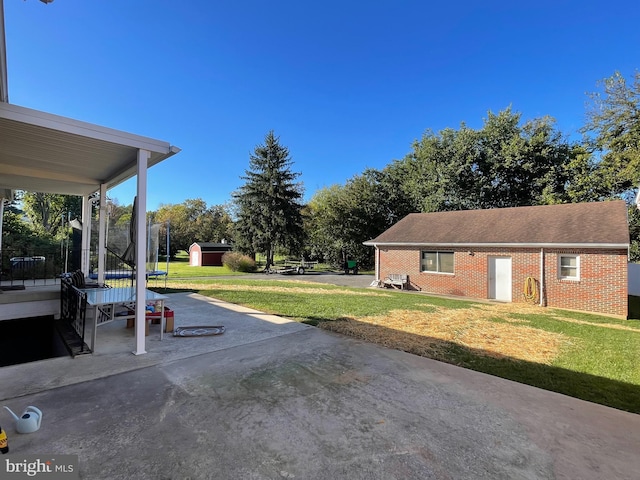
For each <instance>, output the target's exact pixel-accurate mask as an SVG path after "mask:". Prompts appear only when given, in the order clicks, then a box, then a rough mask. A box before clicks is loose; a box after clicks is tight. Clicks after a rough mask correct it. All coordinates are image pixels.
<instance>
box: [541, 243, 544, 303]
mask: <svg viewBox="0 0 640 480" xmlns="http://www.w3.org/2000/svg"><path fill="white" fill-rule="evenodd" d="M540 306H541V307H544V248H541V249H540Z"/></svg>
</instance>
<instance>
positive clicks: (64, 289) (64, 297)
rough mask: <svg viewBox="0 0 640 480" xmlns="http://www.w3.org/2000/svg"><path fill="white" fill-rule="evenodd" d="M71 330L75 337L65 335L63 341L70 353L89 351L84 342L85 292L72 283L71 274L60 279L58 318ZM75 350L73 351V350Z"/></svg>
mask: <svg viewBox="0 0 640 480" xmlns="http://www.w3.org/2000/svg"><path fill="white" fill-rule="evenodd" d="M59 322H60V323H61V324H62V325H63V326H64V327H68V328H69V329H71V330H73V332H75V334H76V335H77V338H72V337H69V336H65V342H66V344H67V347H68V348H69V351H70V352H71V354H72V355H74V356H75V355H76V354H82V353H91V352H90V349H89V347H88V346H87V344H86V342H85V333H86V324H87V293H86V292H83V291H81V290H80V289H78V288H76V287H75V286H74V285H73V279H72V277H71V276H64V277H62V278H61V279H60V320H59ZM74 350H75V352H74Z"/></svg>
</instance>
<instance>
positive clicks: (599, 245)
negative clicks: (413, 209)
mask: <svg viewBox="0 0 640 480" xmlns="http://www.w3.org/2000/svg"><path fill="white" fill-rule="evenodd" d="M363 245H366V246H368V247H449V248H453V247H461V248H469V247H474V248H483V247H492V248H493V247H508V248H629V244H628V243H425V242H381V243H378V242H372V241H369V242H363Z"/></svg>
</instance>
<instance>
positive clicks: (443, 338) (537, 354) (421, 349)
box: [319, 305, 571, 364]
mask: <svg viewBox="0 0 640 480" xmlns="http://www.w3.org/2000/svg"><path fill="white" fill-rule="evenodd" d="M529 310H531V313H533V312H535V313H536V314H539V313H540V310H539V309H538V307H533V306H526V305H525V306H523V305H519V306H518V307H517V308H514V307H512V305H476V306H474V307H472V308H463V309H451V308H436V309H435V310H434V311H431V312H424V311H419V310H392V311H390V312H388V313H385V314H383V315H375V316H369V317H363V318H358V319H352V318H345V319H341V320H337V321H332V322H322V323H321V324H320V325H319V327H321V328H324V329H326V330H331V331H334V332H338V333H343V334H346V335H350V336H353V337H356V338H361V339H363V340H367V341H370V342H374V343H378V344H381V345H385V346H387V347H390V348H394V349H397V350H403V351H405V352H409V353H413V354H416V355H421V356H425V357H430V358H436V359H444V360H447V359H448V360H450V355H447V350H449V349H450V347H451V344H456V345H459V346H461V347H464V348H468V349H472V350H473V351H474V353H475V354H479V355H484V356H488V357H494V358H510V359H514V360H526V361H529V362H536V363H543V364H551V363H552V362H553V360H554V359H555V358H556V357H557V356H558V355H559V354H560V352H561V350H562V349H563V348H565V347H567V346H569V345H570V344H571V339H570V337H567V336H565V335H561V334H557V333H552V332H546V331H544V330H539V329H536V328H532V327H529V326H526V325H520V324H519V323H520V322H521V320H518V319H510V320H512V321H509V322H497V321H493V320H492V319H501V320H505V319H507V318H508V314H509V312H511V311H513V312H514V313H515V312H518V313H526V311H529Z"/></svg>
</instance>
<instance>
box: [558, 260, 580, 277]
mask: <svg viewBox="0 0 640 480" xmlns="http://www.w3.org/2000/svg"><path fill="white" fill-rule="evenodd" d="M558 278H565V279H567V280H580V255H559V256H558Z"/></svg>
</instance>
